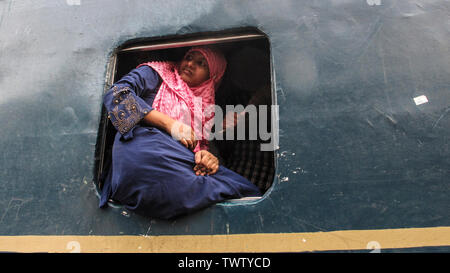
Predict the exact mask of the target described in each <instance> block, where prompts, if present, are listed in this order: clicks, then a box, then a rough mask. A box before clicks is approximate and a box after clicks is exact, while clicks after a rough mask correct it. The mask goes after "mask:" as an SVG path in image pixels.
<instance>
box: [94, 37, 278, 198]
mask: <svg viewBox="0 0 450 273" xmlns="http://www.w3.org/2000/svg"><path fill="white" fill-rule="evenodd" d="M199 45H213V46H214V47H217V48H219V49H220V50H221V51H222V52H223V53H224V55H225V57H226V59H227V69H226V72H225V75H224V77H223V79H222V82H221V85H220V88H219V89H218V90H217V91H216V96H215V104H216V105H217V106H219V108H220V109H221V110H222V111H221V112H222V113H221V114H217V115H215V117H216V121H215V123H214V124H215V125H214V126H213V129H212V132H213V133H214V136H215V137H214V138H213V139H212V140H211V141H210V152H212V153H213V154H214V155H216V156H217V157H218V158H219V160H220V164H221V165H223V166H225V167H227V168H229V169H231V170H233V171H235V172H236V173H238V174H240V175H242V176H244V177H245V178H247V179H248V180H250V181H251V182H252V183H254V184H255V185H256V186H257V187H258V188H259V189H260V191H261V193H263V194H264V193H266V192H267V191H268V189H269V188H270V187H271V186H272V184H273V180H274V176H275V152H274V150H270V149H269V150H268V151H267V149H262V148H261V145H264V144H265V143H266V144H267V143H270V142H271V141H272V140H271V139H268V138H267V135H273V133H274V132H271V128H272V126H271V123H272V116H273V115H272V113H271V112H270V111H271V105H274V103H273V101H274V100H273V92H272V89H273V88H272V78H271V75H272V71H271V69H272V68H271V62H270V44H269V40H268V38H267V36H266V35H264V34H263V33H261V32H259V31H258V30H256V29H240V30H230V31H223V32H219V33H200V34H190V35H183V36H171V37H164V38H153V39H139V40H134V41H130V42H127V43H125V44H123V45H122V46H120V47H118V48H117V49H116V50H115V52H114V53H113V54H112V56H111V59H110V62H109V65H108V69H107V70H108V71H107V79H106V85H105V89H104V91H105V92H106V91H108V90H109V88H110V87H111V86H112V84H113V83H114V82H116V81H117V80H119V79H120V78H121V77H123V76H124V75H126V74H127V73H128V72H130V71H131V70H132V69H134V68H136V67H137V66H138V65H139V64H142V63H145V62H150V61H176V60H179V59H181V58H182V57H183V56H184V54H185V53H186V51H187V50H188V49H189V48H190V47H192V46H199ZM255 109H256V113H257V117H256V119H255V118H254V116H253V115H252V113H251V112H252V111H253V112H254V111H255ZM262 111H266V112H265V113H264V114H263V115H259V113H262ZM227 115H228V116H230V115H239V116H238V117H239V118H238V119H237V123H236V124H234V126H230V127H229V128H228V129H226V128H225V127H222V128H216V127H217V126H216V125H217V124H224V123H223V122H221V121H222V119H223V118H225V117H226V116H227ZM219 118H220V119H221V120H220V121H219V120H217V119H219ZM255 122H256V123H257V124H256V127H255V126H254V125H255V124H254V123H255ZM225 124H226V123H225ZM228 125H229V124H228ZM241 125H242V126H241ZM260 125H261V126H263V127H265V128H263V129H261V128H259V129H260V130H259V131H261V132H263V134H260V133H255V132H252V130H257V129H256V128H258V126H260ZM222 126H224V125H222ZM226 127H228V126H226ZM242 128H244V129H243V130H241V129H242ZM230 130H231V133H229V132H230ZM115 134H116V129H115V128H114V126H113V125H112V124H111V122H110V121H109V119H108V118H107V113H106V109H105V107H104V106H103V107H102V114H101V120H100V126H99V135H98V138H97V146H96V153H95V155H96V157H95V160H96V162H95V170H94V182H95V184H96V186H97V189H98V190H101V188H102V179H103V178H104V176H105V175H106V171H107V169H108V167H109V164H110V163H111V158H112V145H113V142H114V136H115ZM257 199H258V198H256V199H255V198H250V199H248V200H250V201H254V200H257ZM242 200H243V201H245V200H247V199H245V198H243V199H242ZM233 201H236V199H234V200H233Z"/></svg>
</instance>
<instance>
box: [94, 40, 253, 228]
mask: <svg viewBox="0 0 450 273" xmlns="http://www.w3.org/2000/svg"><path fill="white" fill-rule="evenodd" d="M225 68H226V60H225V58H224V57H223V56H222V54H220V53H219V52H218V51H216V50H214V49H212V48H209V47H194V48H191V49H190V50H189V51H188V52H187V53H186V54H185V56H184V58H183V59H182V60H181V61H180V62H179V63H177V64H175V63H171V62H151V63H145V64H141V65H140V66H138V67H137V68H136V69H134V70H132V71H131V72H130V73H129V74H127V75H126V76H124V77H123V78H122V79H120V80H119V81H118V82H116V83H115V84H114V85H113V87H112V88H111V89H110V90H109V91H108V92H107V93H106V94H105V96H104V104H105V107H106V108H107V110H108V117H109V118H110V120H111V122H112V124H113V125H114V127H115V128H116V129H117V131H118V132H117V134H116V136H115V140H114V144H113V150H112V163H111V167H110V168H109V171H108V174H107V176H106V178H105V181H104V183H103V188H102V196H101V200H100V207H106V205H107V202H108V200H109V199H113V200H115V201H118V202H120V203H121V204H123V205H124V206H125V207H126V208H127V209H129V210H131V211H135V212H137V213H140V214H144V215H148V216H150V217H156V218H163V219H170V218H173V217H176V216H179V215H184V214H187V213H191V212H193V211H196V210H199V209H201V208H205V207H207V206H209V205H211V204H214V203H217V202H221V201H223V200H226V199H231V198H241V197H244V196H259V195H260V192H259V190H258V188H257V187H256V186H254V185H253V184H252V183H251V182H250V181H248V180H247V179H245V178H244V177H242V176H240V175H238V174H237V173H234V172H233V171H231V170H229V169H227V168H225V167H223V166H219V162H218V160H217V158H216V157H215V156H214V155H212V154H211V153H210V152H208V141H207V139H208V135H207V132H208V131H209V129H210V128H211V124H212V122H211V121H212V120H213V118H214V113H213V112H211V111H210V110H211V106H214V94H215V90H217V87H218V85H219V84H220V82H221V79H222V77H223V74H224V72H225Z"/></svg>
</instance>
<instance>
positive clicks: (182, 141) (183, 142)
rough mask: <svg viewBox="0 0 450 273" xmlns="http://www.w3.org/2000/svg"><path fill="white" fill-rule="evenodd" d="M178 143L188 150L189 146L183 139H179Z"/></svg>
mask: <svg viewBox="0 0 450 273" xmlns="http://www.w3.org/2000/svg"><path fill="white" fill-rule="evenodd" d="M180 142H181V144H183V145H184V146H185V147H186V148H188V149H189V144H188V142H187V141H186V139H185V138H182V139H180Z"/></svg>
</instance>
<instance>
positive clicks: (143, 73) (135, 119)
mask: <svg viewBox="0 0 450 273" xmlns="http://www.w3.org/2000/svg"><path fill="white" fill-rule="evenodd" d="M159 83H160V78H159V76H158V74H157V73H156V72H155V71H154V70H153V69H151V68H150V67H144V66H143V67H139V68H136V69H133V70H132V71H131V72H130V73H128V74H127V75H125V76H124V77H122V78H121V79H120V80H119V81H117V82H115V83H114V85H113V86H112V87H111V88H110V89H109V90H108V92H106V94H105V95H104V96H103V103H104V105H105V108H106V109H107V112H108V118H109V119H110V121H111V123H112V124H113V126H114V127H115V128H116V129H117V131H119V132H120V133H121V134H122V136H123V137H124V139H130V138H132V137H133V134H132V129H133V128H134V127H135V125H136V124H137V123H139V122H140V121H141V120H142V119H143V117H144V116H145V115H147V114H148V113H150V112H151V111H152V109H153V108H152V107H151V100H149V99H148V98H149V97H150V98H151V97H152V96H153V97H154V95H156V91H157V88H158V86H159ZM144 96H145V97H147V100H144V99H143V97H144Z"/></svg>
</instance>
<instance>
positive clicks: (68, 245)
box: [0, 227, 450, 253]
mask: <svg viewBox="0 0 450 273" xmlns="http://www.w3.org/2000/svg"><path fill="white" fill-rule="evenodd" d="M427 246H450V227H431V228H404V229H382V230H343V231H330V232H311V233H309V232H308V233H261V234H233V235H173V236H72V235H65V236H34V235H30V236H0V251H6V252H27V253H31V252H89V253H99V252H105V253H108V252H120V253H130V252H131V253H137V252H146V253H172V252H188V253H195V252H200V253H214V252H219V253H226V252H303V251H327V250H331V251H332V250H357V249H374V248H375V249H376V248H379V249H380V251H382V250H383V248H385V249H387V248H411V247H427Z"/></svg>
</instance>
